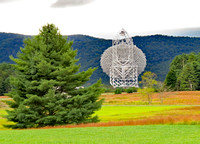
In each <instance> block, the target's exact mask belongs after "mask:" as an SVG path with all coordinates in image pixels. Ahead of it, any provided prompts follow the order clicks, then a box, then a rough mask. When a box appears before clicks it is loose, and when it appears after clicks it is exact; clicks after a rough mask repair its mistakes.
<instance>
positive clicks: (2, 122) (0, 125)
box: [0, 108, 13, 130]
mask: <svg viewBox="0 0 200 144" xmlns="http://www.w3.org/2000/svg"><path fill="white" fill-rule="evenodd" d="M6 114H7V112H6V108H0V130H5V129H7V128H5V127H4V126H3V125H5V124H13V122H8V121H7V119H6V118H4V116H5V115H6Z"/></svg>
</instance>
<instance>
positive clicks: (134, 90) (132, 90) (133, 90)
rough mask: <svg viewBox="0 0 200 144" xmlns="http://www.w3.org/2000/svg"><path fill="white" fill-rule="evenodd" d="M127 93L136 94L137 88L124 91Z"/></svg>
mask: <svg viewBox="0 0 200 144" xmlns="http://www.w3.org/2000/svg"><path fill="white" fill-rule="evenodd" d="M126 92H127V93H133V92H137V88H136V87H129V88H127V89H126Z"/></svg>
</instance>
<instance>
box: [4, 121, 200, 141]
mask: <svg viewBox="0 0 200 144" xmlns="http://www.w3.org/2000/svg"><path fill="white" fill-rule="evenodd" d="M199 137H200V126H199V125H149V126H123V127H122V126H118V127H90V128H65V129H39V130H12V131H10V130H4V131H0V143H1V144H199V143H200V138H199Z"/></svg>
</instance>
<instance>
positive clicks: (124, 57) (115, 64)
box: [100, 29, 146, 88]
mask: <svg viewBox="0 0 200 144" xmlns="http://www.w3.org/2000/svg"><path fill="white" fill-rule="evenodd" d="M100 64H101V67H102V69H103V72H105V73H106V74H107V75H108V76H109V77H110V84H111V85H112V86H113V87H115V88H116V87H123V88H127V87H138V76H139V74H141V73H142V72H143V71H144V68H145V67H146V57H145V55H144V53H143V52H142V51H141V50H140V49H139V48H137V47H136V46H135V45H134V44H133V40H132V38H131V37H129V35H128V33H127V32H126V31H125V30H124V29H122V30H121V31H120V32H119V33H118V34H117V35H116V37H115V38H114V39H113V41H112V46H111V47H109V48H108V49H106V50H105V51H104V53H103V54H102V56H101V61H100Z"/></svg>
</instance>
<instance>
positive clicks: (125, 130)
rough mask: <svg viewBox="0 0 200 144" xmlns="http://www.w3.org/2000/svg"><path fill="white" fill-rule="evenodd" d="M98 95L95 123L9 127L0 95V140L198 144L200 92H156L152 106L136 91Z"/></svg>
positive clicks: (8, 141)
mask: <svg viewBox="0 0 200 144" xmlns="http://www.w3.org/2000/svg"><path fill="white" fill-rule="evenodd" d="M161 96H162V98H163V101H162V103H161V101H160V97H161ZM101 98H104V99H105V100H104V104H103V106H102V108H101V110H99V111H97V112H96V113H95V114H97V115H98V116H99V118H100V122H98V123H90V124H80V125H64V126H56V127H44V128H40V129H28V130H8V129H6V128H4V127H3V124H8V123H12V122H7V121H6V119H5V118H3V117H4V116H5V115H6V111H5V110H6V109H8V107H7V106H6V105H5V103H3V102H4V101H5V100H6V99H8V97H0V105H1V108H0V135H1V137H0V142H1V143H5V144H6V143H48V144H49V143H72V144H79V143H81V144H82V143H83V144H84V143H93V144H95V143H105V144H106V143H124V144H126V143H137V144H140V143H145V144H151V143H152V144H156V143H173V144H176V143H177V144H178V143H183V144H184V143H190V144H192V143H195V144H196V143H200V140H199V136H200V125H199V124H200V92H167V93H162V94H159V93H156V94H154V95H153V104H152V105H147V104H146V103H145V99H144V98H143V97H141V96H140V95H139V94H138V93H132V94H119V95H115V94H112V93H104V94H103V95H102V96H101ZM141 125H144V126H141ZM83 127H84V128H83ZM69 128H71V129H69ZM38 133H39V134H38ZM22 135H23V136H22Z"/></svg>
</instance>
